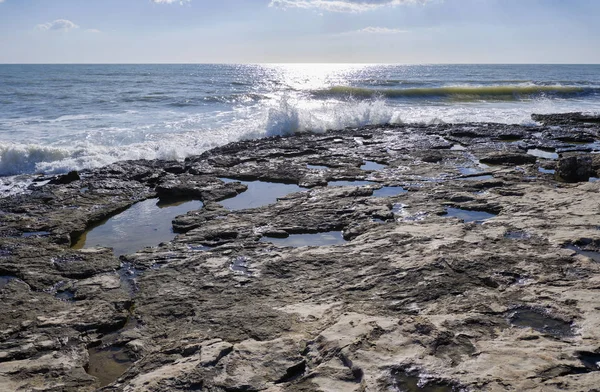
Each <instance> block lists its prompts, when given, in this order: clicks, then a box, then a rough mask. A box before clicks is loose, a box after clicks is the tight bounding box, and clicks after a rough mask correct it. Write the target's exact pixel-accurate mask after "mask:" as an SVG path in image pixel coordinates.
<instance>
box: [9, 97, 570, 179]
mask: <svg viewBox="0 0 600 392" xmlns="http://www.w3.org/2000/svg"><path fill="white" fill-rule="evenodd" d="M557 105H558V106H557ZM562 109H563V108H561V107H560V101H556V100H545V99H539V100H534V101H531V102H529V103H527V104H523V103H511V102H506V103H502V104H494V105H490V104H485V103H468V104H463V105H416V104H411V105H399V104H392V103H390V102H389V101H386V100H385V99H383V98H379V99H368V100H364V99H363V100H353V99H350V100H326V101H322V100H311V99H306V98H301V97H288V96H283V97H282V98H280V99H279V100H271V101H270V102H269V104H259V105H255V106H244V107H238V108H234V109H233V110H232V111H228V112H227V111H223V112H217V113H210V114H206V113H204V114H196V113H192V114H189V115H187V116H183V117H179V118H178V119H175V120H171V121H163V122H162V123H160V124H139V125H138V126H137V127H130V128H120V127H113V128H106V129H102V130H91V131H81V132H73V133H68V134H66V133H65V134H63V137H62V139H59V138H57V140H56V141H54V142H53V143H51V144H50V145H44V144H40V143H32V144H24V143H0V175H1V176H10V175H16V174H23V173H45V174H57V173H64V172H67V171H69V170H81V169H89V168H95V167H100V166H104V165H107V164H110V163H113V162H115V161H119V160H127V159H183V158H185V157H187V156H190V155H195V154H200V153H202V152H203V151H206V150H208V149H210V148H213V147H216V146H219V145H223V144H226V143H229V142H233V141H236V140H240V139H250V138H258V137H264V136H275V135H289V134H293V133H296V132H305V131H314V132H324V131H326V130H328V129H343V128H346V127H360V126H364V125H376V124H388V123H391V124H398V123H402V122H405V123H439V122H446V123H457V122H500V123H514V124H533V122H532V120H531V117H530V115H531V113H533V112H535V113H556V112H559V111H561V110H562ZM161 116H163V117H164V115H161ZM73 121H77V120H76V119H73Z"/></svg>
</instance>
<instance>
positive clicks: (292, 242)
mask: <svg viewBox="0 0 600 392" xmlns="http://www.w3.org/2000/svg"><path fill="white" fill-rule="evenodd" d="M260 241H261V242H271V243H273V244H275V245H279V246H290V247H300V246H330V245H339V244H343V243H345V242H346V240H345V239H344V237H343V236H342V232H341V231H330V232H326V233H314V234H292V235H290V236H289V237H286V238H272V237H262V238H261V239H260Z"/></svg>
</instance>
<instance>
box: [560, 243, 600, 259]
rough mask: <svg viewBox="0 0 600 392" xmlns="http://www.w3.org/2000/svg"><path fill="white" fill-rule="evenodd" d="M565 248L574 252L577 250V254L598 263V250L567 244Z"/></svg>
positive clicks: (599, 257) (599, 256) (599, 255)
mask: <svg viewBox="0 0 600 392" xmlns="http://www.w3.org/2000/svg"><path fill="white" fill-rule="evenodd" d="M565 248H567V249H571V250H574V251H575V252H577V254H580V255H582V256H586V257H589V258H590V259H592V260H594V261H595V262H596V263H600V252H596V251H593V250H583V249H581V248H580V247H578V246H576V245H567V246H565Z"/></svg>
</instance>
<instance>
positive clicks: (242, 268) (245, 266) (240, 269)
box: [229, 256, 252, 276]
mask: <svg viewBox="0 0 600 392" xmlns="http://www.w3.org/2000/svg"><path fill="white" fill-rule="evenodd" d="M229 268H231V270H232V271H233V272H236V273H238V274H241V275H246V276H252V272H251V271H250V259H248V258H247V257H246V256H238V257H236V258H235V259H233V260H232V261H231V264H230V265H229Z"/></svg>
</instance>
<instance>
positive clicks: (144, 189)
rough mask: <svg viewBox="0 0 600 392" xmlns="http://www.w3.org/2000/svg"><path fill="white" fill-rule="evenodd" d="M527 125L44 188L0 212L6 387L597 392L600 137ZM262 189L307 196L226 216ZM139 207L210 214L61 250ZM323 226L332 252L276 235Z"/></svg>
mask: <svg viewBox="0 0 600 392" xmlns="http://www.w3.org/2000/svg"><path fill="white" fill-rule="evenodd" d="M540 121H543V122H544V125H539V126H532V127H524V126H517V125H510V126H509V125H500V124H481V123H477V124H438V125H408V124H407V125H388V126H371V127H364V128H358V129H346V130H343V131H331V132H327V133H324V134H311V133H306V134H298V135H295V136H290V137H277V138H267V139H260V140H251V141H242V142H237V143H233V144H229V145H226V146H223V147H219V148H216V149H213V150H210V151H207V152H205V153H203V154H201V155H199V156H195V157H191V158H188V159H186V160H185V162H174V161H170V162H169V161H127V162H119V163H115V164H113V165H110V166H107V167H104V168H101V169H95V170H88V171H81V172H79V173H71V174H68V175H65V176H60V177H57V178H51V177H44V176H42V177H39V178H36V181H35V182H34V183H33V185H31V186H30V187H29V188H28V191H27V192H25V193H23V194H20V195H15V196H9V197H5V198H2V199H0V217H1V219H0V391H95V390H102V391H111V392H113V391H114V392H116V391H123V392H138V391H139V392H141V391H192V390H193V391H211V392H217V391H218V392H225V391H227V392H233V391H270V392H276V391H277V392H279V391H290V392H292V391H297V392H300V391H323V392H324V391H489V392H496V391H540V392H541V391H544V392H552V391H581V392H584V391H586V392H587V391H595V390H596V391H600V389H599V388H600V387H598V385H600V367H599V366H598V362H599V361H600V308H599V307H600V264H599V261H600V253H598V251H599V250H600V195H599V191H600V182H596V181H595V177H597V176H598V170H599V169H600V155H597V154H594V153H593V152H594V151H596V150H597V149H598V150H600V148H597V147H598V146H600V144H598V143H599V141H600V126H599V125H598V122H597V121H590V120H589V116H577V115H572V114H571V115H563V116H562V117H561V115H553V116H546V117H543V118H540ZM536 151H542V152H544V151H545V152H552V153H553V154H556V155H557V157H558V159H551V158H545V157H543V156H540V154H539V153H536ZM365 163H366V164H367V166H364V165H365ZM375 163H376V164H375ZM361 167H362V169H361ZM368 167H375V168H377V170H370V169H368ZM590 177H591V179H590ZM254 181H262V182H270V183H283V184H296V185H298V186H299V187H301V188H299V189H300V191H298V192H294V193H291V194H288V195H286V196H283V197H279V198H278V199H277V201H276V202H274V203H271V204H268V205H264V206H259V207H255V208H249V209H227V208H225V207H224V206H223V205H222V204H221V203H220V202H222V201H224V200H229V199H231V198H233V197H241V196H242V195H244V192H248V189H249V188H250V187H251V186H253V185H252V184H253V182H254ZM334 181H350V182H351V183H352V182H353V181H366V182H364V183H359V185H357V186H354V185H350V186H331V184H332V183H333V182H334ZM328 184H329V186H328ZM400 187H401V188H400ZM384 191H390V192H389V193H386V192H384ZM388 194H389V195H391V196H386V195H388ZM378 195H379V196H378ZM381 195H383V196H381ZM150 198H158V199H159V200H179V199H182V200H189V199H196V200H201V201H202V202H203V208H202V209H200V210H196V211H190V212H188V213H187V214H186V215H182V216H178V217H176V218H175V219H174V221H173V229H174V231H175V232H177V233H178V235H177V236H176V237H175V239H174V240H173V241H168V242H164V243H161V244H155V245H156V246H154V247H148V248H144V249H140V250H139V251H137V252H136V253H133V254H127V255H123V256H121V257H120V258H117V257H115V256H114V254H113V253H112V251H111V249H110V248H97V247H95V248H94V247H92V248H84V249H79V250H77V249H72V248H71V244H74V243H75V242H76V241H77V239H78V238H79V237H80V236H81V235H82V234H83V233H85V231H86V230H87V229H89V228H90V227H92V226H94V225H97V224H99V223H101V222H103V221H104V220H106V219H107V218H109V217H111V216H114V215H116V214H118V213H120V212H122V211H124V210H125V209H127V208H128V207H130V206H131V205H133V204H135V203H136V202H140V201H143V200H146V199H150ZM484 213H485V214H484ZM330 232H341V233H342V235H343V239H344V241H341V242H340V243H339V244H336V245H328V246H286V245H285V242H283V243H280V242H278V244H277V245H275V244H274V243H273V242H270V241H269V238H275V237H277V238H278V239H282V238H286V237H290V238H291V236H294V235H297V234H310V233H330ZM126 235H132V236H135V230H132V233H127V234H126ZM308 241H310V239H309V240H308ZM308 245H311V244H310V242H309V243H308Z"/></svg>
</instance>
